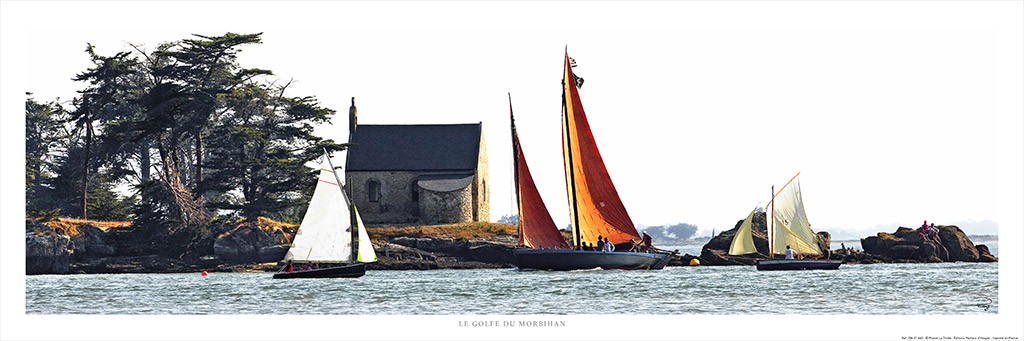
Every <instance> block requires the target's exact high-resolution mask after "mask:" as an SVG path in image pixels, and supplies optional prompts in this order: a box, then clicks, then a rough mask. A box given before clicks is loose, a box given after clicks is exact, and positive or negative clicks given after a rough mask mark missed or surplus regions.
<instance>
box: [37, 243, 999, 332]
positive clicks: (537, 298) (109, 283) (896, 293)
mask: <svg viewBox="0 0 1024 341" xmlns="http://www.w3.org/2000/svg"><path fill="white" fill-rule="evenodd" d="M994 244H995V243H991V245H989V246H990V247H992V248H993V251H996V250H995V247H994ZM679 249H680V251H683V252H689V253H690V254H694V252H693V251H692V250H688V248H687V247H679ZM697 249H698V251H699V247H697ZM993 253H995V252H993ZM998 270H999V264H998V263H988V264H983V263H944V264H871V265H858V264H844V265H843V266H842V267H841V268H840V269H839V270H837V271H784V272H765V271H757V270H755V269H754V267H753V266H727V267H704V266H702V267H669V268H666V269H664V270H659V271H619V270H613V271H601V270H588V271H572V272H549V271H520V270H516V269H487V270H430V271H368V272H367V273H366V276H363V277H362V278H358V279H305V280H274V279H271V278H270V277H271V274H270V273H210V275H209V276H207V277H201V276H199V274H198V273H184V274H119V275H44V276H28V277H27V279H26V283H25V284H26V295H25V296H26V297H25V298H26V306H25V310H26V312H27V313H28V314H285V313H287V314H294V313H298V314H330V315H344V314H359V315H366V314H413V315H420V314H431V315H436V314H502V315H505V314H507V315H516V314H658V315H676V314H714V315H725V314H806V313H807V312H808V311H815V312H817V313H820V314H996V313H997V312H998V311H999V295H998V292H999V276H998ZM609 297H613V298H616V299H615V302H617V303H618V304H615V305H613V306H612V307H599V306H600V305H596V304H593V300H594V299H595V298H609ZM355 307H359V308H358V309H357V308H355Z"/></svg>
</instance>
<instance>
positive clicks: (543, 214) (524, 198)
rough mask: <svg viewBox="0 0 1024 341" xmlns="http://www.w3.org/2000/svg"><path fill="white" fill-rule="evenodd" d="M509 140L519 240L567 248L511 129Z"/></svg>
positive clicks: (535, 246) (521, 242) (535, 245)
mask: <svg viewBox="0 0 1024 341" xmlns="http://www.w3.org/2000/svg"><path fill="white" fill-rule="evenodd" d="M512 143H514V144H515V148H514V149H515V150H517V153H516V160H515V162H516V174H517V176H518V177H517V179H516V185H517V186H516V187H517V188H516V194H517V196H518V198H519V229H520V233H519V243H520V244H522V245H526V246H529V247H531V248H535V249H539V248H563V249H564V248H569V244H568V243H566V242H565V238H563V237H562V234H561V233H559V232H558V227H556V226H555V221H554V220H552V219H551V214H550V213H548V209H547V206H544V199H542V198H541V197H540V192H538V191H537V185H536V184H535V183H534V182H533V176H532V175H530V167H529V166H528V165H527V164H526V156H524V155H523V149H522V148H521V147H520V145H519V136H518V134H516V133H515V130H514V128H513V130H512Z"/></svg>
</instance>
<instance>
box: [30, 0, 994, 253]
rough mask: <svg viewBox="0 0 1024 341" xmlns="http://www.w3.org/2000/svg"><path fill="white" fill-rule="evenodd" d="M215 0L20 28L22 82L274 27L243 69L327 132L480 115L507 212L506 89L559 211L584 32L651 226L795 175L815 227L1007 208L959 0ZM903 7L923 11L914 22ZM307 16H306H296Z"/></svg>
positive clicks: (631, 188) (621, 152)
mask: <svg viewBox="0 0 1024 341" xmlns="http://www.w3.org/2000/svg"><path fill="white" fill-rule="evenodd" d="M183 4H185V5H184V6H182V7H195V3H183ZM787 6H796V5H795V4H788V5H785V6H780V7H787ZM37 7H39V8H45V5H43V6H37ZM70 7H76V6H70ZM77 7H82V8H83V10H88V8H90V6H88V5H79V6H77ZM118 7H119V8H121V11H123V13H133V12H143V11H146V10H147V9H151V7H152V6H150V5H145V4H134V3H118ZM205 7H206V6H204V8H190V9H187V10H186V9H184V8H177V9H176V10H178V11H183V12H184V11H187V12H189V13H192V16H191V17H190V18H187V19H185V22H181V23H178V24H176V25H166V26H163V25H161V26H157V27H143V28H141V29H137V28H133V29H130V30H129V29H124V28H125V27H135V26H136V24H138V23H141V22H143V21H144V20H147V19H145V18H144V17H131V16H130V15H129V17H127V18H123V17H121V16H118V17H117V18H116V20H108V21H100V22H90V23H89V25H83V26H78V25H74V27H73V29H71V30H65V29H54V28H55V27H52V26H51V25H54V24H56V25H59V23H53V22H52V21H49V23H48V24H47V25H44V26H48V27H49V28H50V29H45V30H36V29H31V30H32V35H31V39H28V40H27V41H25V42H23V43H24V44H29V45H31V46H30V47H28V48H26V49H25V51H30V54H31V61H30V63H29V65H26V67H29V68H30V70H31V71H29V74H30V75H31V78H30V79H28V80H27V81H26V82H24V83H21V84H19V86H20V87H22V88H24V89H25V90H26V91H31V92H33V93H35V98H36V99H37V100H41V101H45V100H50V99H53V98H56V97H60V98H62V99H65V100H68V99H70V98H72V97H74V96H75V91H76V90H79V89H81V88H82V87H83V86H84V84H81V83H76V82H74V81H72V80H71V77H73V76H74V75H75V74H76V73H78V72H81V71H83V70H85V69H86V68H87V67H88V66H89V60H88V57H87V55H86V54H85V53H84V52H83V50H84V48H85V44H86V43H92V44H94V45H96V46H97V48H98V50H99V52H100V53H101V54H113V53H116V52H118V51H122V50H126V49H129V48H130V47H129V46H128V45H127V44H128V43H136V44H142V45H144V46H147V47H149V48H153V47H155V46H156V45H157V44H159V43H161V42H165V41H170V40H178V39H183V38H188V37H189V36H190V35H191V34H204V35H217V34H222V33H224V32H228V31H231V32H240V33H252V32H263V43H262V44H261V45H258V46H249V47H245V48H244V50H243V51H242V53H241V54H240V57H239V61H240V63H241V65H243V66H245V67H259V68H265V69H270V70H273V71H274V72H275V74H276V75H275V76H274V77H271V78H270V79H271V80H278V81H287V80H294V81H295V83H294V85H293V86H292V87H291V94H292V95H314V96H317V97H318V98H319V99H320V100H321V101H322V103H323V104H324V105H325V106H327V107H329V108H332V109H335V110H337V111H338V113H339V114H338V115H337V116H336V117H335V118H334V120H333V125H331V126H324V127H321V128H320V129H319V130H318V133H319V134H321V135H322V136H325V137H329V138H334V139H336V140H338V141H345V140H346V136H347V131H346V127H347V114H346V112H347V108H348V105H349V100H350V98H351V97H355V98H356V103H357V106H358V107H359V109H360V110H359V112H360V123H365V124H414V123H475V122H483V125H484V135H485V139H486V143H487V146H488V151H489V153H488V154H489V155H488V156H489V161H490V177H491V182H490V183H491V184H492V185H491V187H492V188H491V191H492V192H491V193H492V195H491V200H492V207H491V212H492V220H497V219H498V218H500V217H501V216H502V215H504V214H510V213H512V212H514V211H515V206H513V200H514V199H513V198H514V197H513V195H512V179H511V147H510V142H509V141H510V138H509V124H508V101H507V99H506V93H509V92H510V93H511V95H512V101H513V103H512V105H513V108H514V110H515V112H516V113H517V120H518V124H519V128H520V130H519V131H520V134H521V140H522V144H523V148H524V149H525V152H526V153H527V156H528V158H529V162H530V164H531V168H532V169H533V170H534V173H535V174H534V177H535V179H536V180H537V183H538V185H539V187H540V188H541V189H542V193H541V194H542V195H543V196H544V198H545V201H546V203H547V204H548V207H549V210H550V211H551V213H552V215H553V217H554V218H555V220H556V221H557V222H560V223H559V225H560V226H561V225H564V224H563V222H567V221H568V205H567V200H566V194H565V190H564V182H565V179H564V172H563V170H562V167H563V164H562V160H561V158H562V156H561V147H560V143H561V142H560V139H561V135H560V121H559V118H560V108H561V104H560V96H561V91H560V87H559V82H560V79H561V68H562V54H563V53H564V50H565V49H566V47H568V51H569V54H570V55H571V56H572V57H573V58H575V59H576V60H577V62H578V63H579V67H578V68H577V69H576V72H577V74H578V75H580V76H581V77H583V78H584V79H586V82H585V84H586V85H585V86H584V87H583V89H582V90H581V96H582V100H583V105H584V108H585V109H586V112H587V114H588V117H589V119H590V121H591V124H592V129H593V131H594V134H595V136H596V139H597V141H598V146H599V148H600V149H601V153H602V155H603V156H604V159H605V162H606V165H607V167H608V170H609V172H610V174H611V176H612V179H613V181H614V182H615V184H616V187H617V189H618V191H619V193H620V195H621V197H622V199H623V202H624V203H625V205H626V208H627V210H628V211H629V212H630V214H631V216H632V218H633V220H634V222H635V223H637V224H644V225H658V224H673V223H690V224H695V225H697V226H700V227H701V228H702V230H710V229H712V228H716V229H718V230H722V229H723V228H731V227H732V226H733V225H734V224H735V222H736V221H737V220H739V219H742V218H743V217H745V216H746V214H747V212H749V210H750V209H752V208H753V207H754V206H756V205H759V204H760V205H764V204H765V203H766V202H767V201H768V200H769V199H770V194H771V186H773V185H774V186H782V185H783V184H784V183H785V182H786V181H787V180H788V179H789V178H790V177H791V176H793V175H794V174H796V173H797V172H800V173H801V176H800V179H801V185H802V190H803V194H804V199H805V200H804V203H805V205H806V209H807V212H808V216H809V218H810V219H811V223H812V224H813V226H814V227H816V229H833V228H842V229H854V230H868V229H875V228H876V227H879V226H881V227H886V228H887V229H895V227H896V225H902V226H917V225H920V223H921V221H922V220H930V221H932V222H935V223H939V224H943V223H956V222H963V221H971V220H976V221H985V220H988V221H995V222H996V223H997V224H998V221H997V220H998V219H997V217H996V216H997V214H998V212H997V205H996V204H995V196H996V191H997V190H998V188H999V187H1000V186H1002V185H1003V182H1002V181H1001V179H999V177H997V176H995V171H996V169H998V168H1000V167H1001V166H1000V157H999V155H1000V153H1004V152H1005V151H1003V150H1001V148H1004V147H1003V146H1000V144H999V136H998V135H999V132H998V131H997V127H998V126H999V124H1000V119H1001V118H1000V114H1001V113H1002V112H1004V111H1005V109H1004V110H1003V111H1002V112H1001V110H1000V109H1001V108H999V107H998V105H999V102H998V101H996V99H997V98H996V96H998V95H999V94H998V92H997V91H996V90H997V88H996V87H997V84H998V82H997V81H998V77H1000V73H1001V72H1004V71H1006V70H1005V67H1006V66H1005V65H1002V64H1000V63H998V62H995V60H994V59H995V56H998V55H1000V54H1001V53H1002V51H1000V49H1001V46H1000V44H999V43H998V42H999V39H1000V38H1001V37H1000V36H998V35H995V34H993V33H994V29H993V28H988V27H984V26H981V27H978V26H976V25H975V24H974V23H971V22H970V21H969V20H970V19H973V18H971V15H974V13H971V12H968V13H959V14H960V15H962V17H965V22H964V23H962V24H961V23H959V22H954V23H948V22H946V21H945V18H944V16H945V15H948V14H950V12H951V11H955V8H956V5H955V4H949V5H943V4H940V5H936V6H934V8H930V11H927V12H920V11H917V10H913V11H911V8H910V7H907V8H901V7H902V6H898V5H893V6H892V7H894V9H895V10H894V11H893V12H892V13H890V14H878V13H875V12H874V11H870V10H868V9H865V8H862V7H864V6H862V5H854V4H846V5H829V6H827V7H826V6H822V8H820V9H816V10H820V11H822V12H825V13H824V14H823V15H821V16H819V17H816V18H807V17H806V16H804V15H803V14H802V13H801V12H799V11H793V12H788V11H780V13H776V14H777V15H775V16H771V17H766V16H763V15H761V12H762V9H766V8H769V7H772V8H775V9H777V8H778V7H774V6H766V5H756V4H754V5H750V6H736V5H717V6H712V5H710V4H704V3H645V4H641V5H634V6H629V7H628V8H624V7H623V6H621V4H618V3H604V2H599V3H591V4H587V5H586V6H581V5H580V4H574V3H558V4H552V5H549V6H536V5H533V6H531V5H526V4H513V3H500V4H499V5H497V6H495V4H493V3H492V4H463V3H433V4H431V5H429V6H426V5H411V6H398V4H397V3H386V4H381V5H369V4H364V3H335V2H317V3H309V4H306V5H305V6H282V5H281V4H280V3H275V2H265V3H264V2H258V3H256V5H254V6H244V7H245V8H240V7H242V6H232V5H230V3H229V4H227V5H225V4H223V3H220V4H217V5H214V6H212V7H214V8H217V9H220V10H225V9H226V8H228V7H229V8H233V9H238V10H239V11H241V12H242V13H243V14H242V15H240V17H248V18H247V19H245V20H236V21H232V20H225V19H228V18H218V20H210V19H211V18H206V17H203V16H202V15H196V13H198V12H203V11H206V10H209V9H207V8H205ZM537 7H546V9H548V10H545V11H536V10H535V9H536V8H537ZM799 7H808V5H802V6H799ZM810 7H815V6H814V5H811V6H810ZM418 8H422V9H427V10H429V11H430V13H432V15H431V16H429V17H422V16H420V15H419V10H418ZM901 9H902V10H904V11H911V12H913V13H911V12H904V14H907V15H910V14H913V15H914V16H918V17H919V18H918V20H919V21H922V22H923V23H924V24H925V25H921V24H919V23H916V22H908V21H905V18H906V16H903V15H901V14H900V10H901ZM570 11H571V12H572V13H574V15H573V16H571V17H564V16H561V15H559V14H558V13H569V12H570ZM172 12H173V11H172ZM977 12H978V13H977V15H981V14H984V13H983V11H977ZM467 13H472V14H467ZM840 15H841V17H839V16H840ZM298 16H308V17H309V19H308V20H301V21H296V20H287V18H291V17H298ZM382 17H383V18H386V20H381V18H382ZM641 17H643V18H644V19H643V20H638V19H639V18H641ZM622 19H627V20H622ZM811 25H813V26H815V28H814V29H809V28H808V26H811ZM466 26H473V27H475V28H474V29H466V28H465V27H466ZM928 26H932V27H928ZM29 27H31V25H30V26H29ZM29 27H25V29H26V30H28V29H30V28H29ZM1006 109H1009V108H1006ZM873 232H874V231H872V233H873Z"/></svg>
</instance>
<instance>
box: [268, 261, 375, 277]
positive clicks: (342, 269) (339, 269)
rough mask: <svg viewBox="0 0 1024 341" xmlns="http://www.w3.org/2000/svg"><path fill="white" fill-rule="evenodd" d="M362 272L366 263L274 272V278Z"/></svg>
mask: <svg viewBox="0 0 1024 341" xmlns="http://www.w3.org/2000/svg"><path fill="white" fill-rule="evenodd" d="M364 274H366V264H364V263H355V264H347V265H339V266H332V267H329V268H320V269H313V270H300V271H292V272H278V273H275V274H274V278H279V279H287V278H354V277H362V276H363V275H364Z"/></svg>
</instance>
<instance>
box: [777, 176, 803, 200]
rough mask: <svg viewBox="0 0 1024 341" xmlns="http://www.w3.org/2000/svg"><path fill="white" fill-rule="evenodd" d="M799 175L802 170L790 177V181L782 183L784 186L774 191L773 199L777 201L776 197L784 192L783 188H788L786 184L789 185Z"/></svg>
mask: <svg viewBox="0 0 1024 341" xmlns="http://www.w3.org/2000/svg"><path fill="white" fill-rule="evenodd" d="M798 176H800V172H796V175H794V176H793V177H792V178H789V181H787V182H786V184H785V185H782V188H779V191H778V192H775V191H772V192H773V193H772V199H771V201H772V202H774V201H775V197H776V196H778V195H779V193H782V190H784V189H786V186H789V184H790V183H792V182H793V180H796V177H798Z"/></svg>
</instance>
